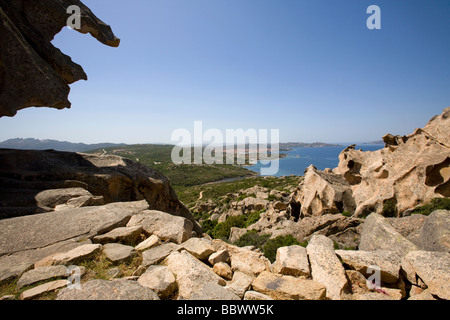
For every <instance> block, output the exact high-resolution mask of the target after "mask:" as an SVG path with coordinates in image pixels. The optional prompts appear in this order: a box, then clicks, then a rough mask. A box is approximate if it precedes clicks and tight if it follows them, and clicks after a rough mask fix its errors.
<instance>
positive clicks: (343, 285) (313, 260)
mask: <svg viewBox="0 0 450 320" xmlns="http://www.w3.org/2000/svg"><path fill="white" fill-rule="evenodd" d="M306 250H307V253H308V257H309V262H310V265H311V275H312V278H313V280H314V281H317V282H319V283H321V284H323V285H324V286H325V287H326V288H327V290H326V291H327V292H326V296H327V298H329V299H332V300H340V299H341V295H342V294H344V293H346V292H347V289H348V281H347V277H346V275H345V269H344V267H343V266H342V264H341V262H340V261H339V259H338V257H337V256H336V253H335V252H334V245H333V241H332V240H330V239H328V238H327V237H325V236H313V237H312V238H311V241H310V242H309V243H308V246H307V247H306Z"/></svg>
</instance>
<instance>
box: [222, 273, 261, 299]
mask: <svg viewBox="0 0 450 320" xmlns="http://www.w3.org/2000/svg"><path fill="white" fill-rule="evenodd" d="M254 280H255V277H253V276H250V275H248V274H245V273H243V272H239V271H236V272H235V273H234V274H233V279H232V280H231V282H229V283H228V284H227V286H226V287H225V288H226V289H228V290H230V291H231V292H233V293H234V294H236V295H238V296H239V297H240V298H241V299H242V298H243V297H244V295H245V293H246V292H247V290H248V289H249V288H250V287H251V286H252V282H253V281H254Z"/></svg>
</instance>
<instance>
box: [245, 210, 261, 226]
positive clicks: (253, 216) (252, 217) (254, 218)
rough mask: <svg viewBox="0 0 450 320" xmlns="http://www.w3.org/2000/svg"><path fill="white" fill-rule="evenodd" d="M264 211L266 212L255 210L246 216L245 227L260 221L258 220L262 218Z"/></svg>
mask: <svg viewBox="0 0 450 320" xmlns="http://www.w3.org/2000/svg"><path fill="white" fill-rule="evenodd" d="M262 212H264V210H261V211H254V212H252V213H250V214H249V215H248V216H246V219H245V226H244V228H247V227H249V226H251V225H252V224H254V223H256V222H258V220H259V219H260V218H261V213H262Z"/></svg>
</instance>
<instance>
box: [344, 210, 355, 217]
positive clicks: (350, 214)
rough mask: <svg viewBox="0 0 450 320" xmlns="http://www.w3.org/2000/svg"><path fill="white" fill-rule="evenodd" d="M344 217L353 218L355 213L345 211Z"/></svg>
mask: <svg viewBox="0 0 450 320" xmlns="http://www.w3.org/2000/svg"><path fill="white" fill-rule="evenodd" d="M342 215H343V216H344V217H351V216H352V215H353V213H351V212H348V211H344V212H342Z"/></svg>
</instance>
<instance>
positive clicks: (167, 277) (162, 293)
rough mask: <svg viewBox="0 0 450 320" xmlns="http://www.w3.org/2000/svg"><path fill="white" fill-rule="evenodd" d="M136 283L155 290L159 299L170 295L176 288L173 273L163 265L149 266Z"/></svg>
mask: <svg viewBox="0 0 450 320" xmlns="http://www.w3.org/2000/svg"><path fill="white" fill-rule="evenodd" d="M138 283H139V284H140V285H141V286H143V287H146V288H149V289H151V290H153V291H154V292H156V294H157V295H158V296H159V297H160V298H161V299H166V298H168V297H170V296H171V295H172V294H173V293H174V292H175V290H176V289H177V281H176V279H175V275H174V274H173V273H172V271H170V270H169V268H167V267H165V266H150V267H149V268H148V269H147V271H145V273H144V274H143V275H142V276H140V277H139V279H138Z"/></svg>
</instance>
